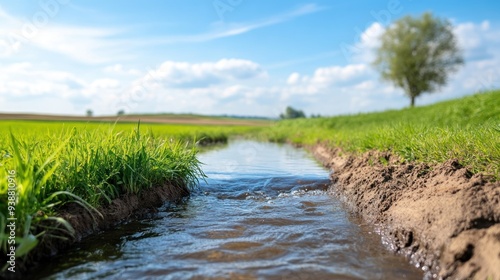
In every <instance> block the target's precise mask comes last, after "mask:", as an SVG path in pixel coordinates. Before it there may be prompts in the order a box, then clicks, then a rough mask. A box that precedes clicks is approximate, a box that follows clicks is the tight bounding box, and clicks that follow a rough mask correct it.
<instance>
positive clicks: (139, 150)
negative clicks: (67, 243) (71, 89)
mask: <svg viewBox="0 0 500 280" xmlns="http://www.w3.org/2000/svg"><path fill="white" fill-rule="evenodd" d="M249 130H251V128H249V127H237V126H232V127H215V126H212V127H211V126H208V127H207V126H192V125H189V126H188V125H154V124H148V125H140V129H139V126H138V125H137V124H135V125H134V124H115V125H110V124H96V123H77V122H75V123H69V124H64V123H61V122H43V121H4V122H0V177H1V178H2V180H0V227H1V228H2V229H5V232H4V231H2V232H0V251H1V254H2V256H3V257H2V260H3V259H4V258H5V256H7V254H8V253H10V252H11V245H12V244H14V243H11V242H13V241H11V240H14V239H13V238H14V237H15V244H16V245H17V249H16V259H17V262H18V264H19V263H20V262H22V259H23V258H25V257H26V256H27V253H28V252H29V251H30V250H32V249H33V248H35V246H37V244H38V242H39V240H40V238H41V237H42V236H45V237H47V236H48V237H50V238H53V239H54V238H55V239H57V238H63V237H65V236H68V233H71V232H72V228H71V226H70V225H69V224H68V223H67V222H66V221H64V220H62V219H61V218H60V217H59V216H58V210H59V209H60V207H61V206H63V205H64V204H65V203H67V202H77V203H79V204H80V205H82V206H84V207H85V208H87V210H88V211H90V212H92V215H94V216H96V217H97V216H99V213H98V212H97V211H96V208H97V207H99V206H106V205H107V204H109V203H110V202H111V201H112V200H113V199H115V198H118V197H120V196H122V195H124V194H138V193H141V192H147V191H148V190H149V189H151V188H152V187H156V186H162V185H165V184H170V185H173V186H174V187H178V188H179V189H185V188H189V187H192V186H193V185H194V184H196V182H197V180H198V178H199V177H201V176H203V173H202V171H201V169H200V163H199V162H198V160H197V158H196V154H197V150H196V145H194V143H195V142H198V143H200V142H202V143H208V142H225V141H226V140H227V137H228V134H230V133H231V134H235V133H243V132H246V131H249ZM14 200H15V203H13V201H14ZM9 202H11V203H9ZM11 218H15V220H13V219H11ZM11 221H15V229H13V231H12V234H11V230H10V228H8V227H6V225H8V224H10V223H11ZM3 263H4V264H5V262H3ZM2 266H3V265H2ZM4 269H5V267H4Z"/></svg>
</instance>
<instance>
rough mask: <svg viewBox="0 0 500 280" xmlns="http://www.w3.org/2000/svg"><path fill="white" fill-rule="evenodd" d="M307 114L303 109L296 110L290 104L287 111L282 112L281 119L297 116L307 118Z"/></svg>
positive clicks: (295, 117)
mask: <svg viewBox="0 0 500 280" xmlns="http://www.w3.org/2000/svg"><path fill="white" fill-rule="evenodd" d="M305 117H306V115H305V114H304V112H303V111H301V110H296V109H294V108H292V107H290V106H288V107H286V109H285V113H284V114H280V118H281V119H297V118H305Z"/></svg>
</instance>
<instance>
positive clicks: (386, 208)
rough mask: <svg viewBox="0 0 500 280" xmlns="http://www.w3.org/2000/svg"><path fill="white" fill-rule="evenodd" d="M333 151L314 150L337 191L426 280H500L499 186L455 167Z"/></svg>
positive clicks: (454, 164) (385, 154)
mask: <svg viewBox="0 0 500 280" xmlns="http://www.w3.org/2000/svg"><path fill="white" fill-rule="evenodd" d="M327 147H328V146H327V145H324V144H318V145H316V146H314V147H310V149H311V150H312V151H313V153H314V155H315V156H316V158H317V159H319V160H320V161H321V162H322V163H323V164H324V165H325V166H327V167H329V168H332V169H333V171H334V172H333V173H332V180H333V183H334V184H333V187H332V188H331V192H332V193H333V194H334V195H336V196H338V197H339V198H341V199H342V200H343V201H345V202H346V204H347V205H348V206H349V207H351V208H352V210H354V211H357V212H359V213H360V214H361V215H362V216H363V217H364V219H366V220H367V221H368V222H371V223H373V224H376V225H377V226H378V227H379V229H380V233H381V235H382V238H383V240H384V241H385V242H386V244H387V245H388V247H389V248H390V249H391V250H394V251H395V252H398V253H401V254H404V255H406V256H407V257H408V258H409V259H410V261H411V262H412V263H413V264H415V265H416V266H417V267H421V268H422V269H423V270H425V271H427V273H426V276H425V277H426V278H434V277H435V278H443V279H483V280H484V279H500V182H498V181H496V182H492V181H491V179H490V178H485V176H483V175H481V174H475V175H472V173H470V172H469V171H468V170H467V169H466V168H464V167H462V166H460V164H459V163H458V161H457V160H449V161H447V162H445V163H443V164H438V165H426V164H420V163H402V161H401V160H400V159H399V158H397V157H396V156H394V155H391V154H390V153H388V152H368V153H365V154H363V155H362V156H352V155H346V154H345V153H342V151H341V150H339V149H331V148H327Z"/></svg>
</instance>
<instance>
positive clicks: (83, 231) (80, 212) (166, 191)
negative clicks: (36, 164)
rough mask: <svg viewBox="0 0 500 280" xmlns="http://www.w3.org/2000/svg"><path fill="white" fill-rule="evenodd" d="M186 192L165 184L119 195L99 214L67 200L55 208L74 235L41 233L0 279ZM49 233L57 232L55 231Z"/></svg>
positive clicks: (22, 271) (22, 275)
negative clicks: (27, 253) (26, 256)
mask: <svg viewBox="0 0 500 280" xmlns="http://www.w3.org/2000/svg"><path fill="white" fill-rule="evenodd" d="M189 194H190V191H189V189H188V188H187V187H183V186H173V185H171V184H165V185H164V186H158V187H153V188H151V189H149V190H145V191H142V192H141V193H140V194H127V195H122V196H121V197H119V198H116V199H114V200H112V202H111V203H110V204H108V205H106V206H103V207H99V208H98V209H97V210H98V211H99V213H100V214H101V215H98V214H97V213H95V212H94V211H92V212H89V211H88V210H87V209H85V208H84V207H83V206H81V205H79V204H77V203H67V204H66V205H65V206H63V207H62V208H61V209H60V210H59V216H60V217H61V218H63V219H65V220H66V221H67V222H69V224H70V225H71V226H72V227H73V229H74V231H75V232H74V234H73V235H72V236H69V235H68V236H67V239H66V240H62V239H58V238H52V237H50V234H45V235H43V237H42V239H41V242H40V243H39V245H38V246H37V247H36V248H35V249H34V251H33V252H30V255H29V258H28V259H24V260H17V263H16V272H15V273H12V272H9V271H6V272H4V273H3V274H0V278H8V279H26V278H25V277H26V275H25V273H27V272H29V270H31V269H33V267H34V266H36V265H43V262H44V261H47V260H48V259H50V257H51V256H54V255H56V254H58V253H64V252H62V251H64V250H66V249H68V248H69V247H71V246H72V245H73V244H74V243H75V242H79V241H80V240H81V239H82V238H85V237H87V236H89V235H91V234H94V233H98V232H101V231H104V230H107V229H110V228H112V227H114V226H116V225H118V224H119V223H122V222H126V221H128V220H131V219H134V218H138V217H141V216H144V215H146V214H148V213H151V212H154V211H157V210H156V209H157V208H158V207H160V206H161V205H162V204H164V203H165V202H169V201H170V202H177V201H180V200H181V199H182V198H184V197H186V196H189ZM91 213H92V214H91ZM53 233H55V234H58V235H61V233H60V232H57V231H55V232H53Z"/></svg>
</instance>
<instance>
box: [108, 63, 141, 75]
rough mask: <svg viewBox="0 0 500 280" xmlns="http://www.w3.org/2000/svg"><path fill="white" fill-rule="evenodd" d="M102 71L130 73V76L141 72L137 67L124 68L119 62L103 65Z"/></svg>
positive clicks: (119, 73) (120, 73)
mask: <svg viewBox="0 0 500 280" xmlns="http://www.w3.org/2000/svg"><path fill="white" fill-rule="evenodd" d="M103 71H104V72H105V73H111V74H118V75H130V76H138V75H140V74H141V72H140V71H139V70H137V69H133V68H132V69H125V67H124V66H123V65H122V64H120V63H117V64H113V65H110V66H106V67H104V69H103Z"/></svg>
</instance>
